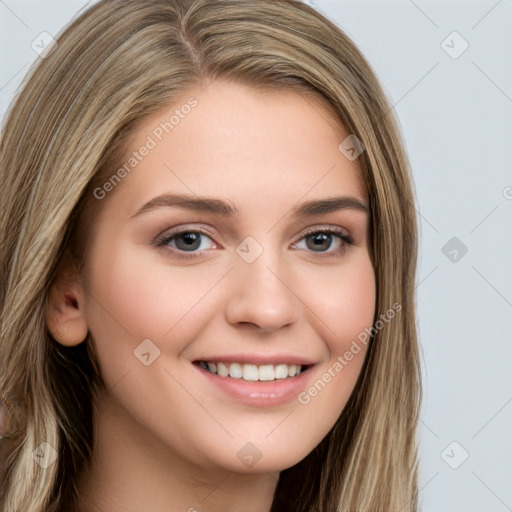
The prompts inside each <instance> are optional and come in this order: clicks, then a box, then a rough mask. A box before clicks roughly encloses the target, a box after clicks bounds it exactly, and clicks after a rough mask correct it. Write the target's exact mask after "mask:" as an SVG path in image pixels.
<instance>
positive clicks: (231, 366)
mask: <svg viewBox="0 0 512 512" xmlns="http://www.w3.org/2000/svg"><path fill="white" fill-rule="evenodd" d="M199 365H200V366H201V367H203V368H204V369H205V370H208V371H210V372H211V373H216V374H217V375H219V376H220V377H228V376H229V377H231V378H233V379H242V380H247V381H252V382H255V381H258V380H259V381H271V380H277V379H287V378H290V377H295V376H296V375H299V373H301V370H302V366H301V365H296V364H276V365H272V364H263V365H261V366H258V365H256V364H240V363H209V362H206V361H201V362H200V363H199Z"/></svg>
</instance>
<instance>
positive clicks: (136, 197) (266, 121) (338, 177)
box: [112, 80, 365, 213]
mask: <svg viewBox="0 0 512 512" xmlns="http://www.w3.org/2000/svg"><path fill="white" fill-rule="evenodd" d="M348 135H349V134H348V133H347V132H346V130H345V129H344V127H343V126H342V125H341V123H340V122H339V120H338V119H337V117H336V116H335V115H334V113H333V111H332V109H331V108H329V107H328V106H327V105H326V103H325V102H322V101H320V100H319V99H317V98H314V97H313V96H311V95H309V94H307V95H306V94H303V93H299V92H297V91H295V90H291V89H273V90H271V89H268V88H264V89H262V88H254V87H250V86H247V85H241V84H237V83H234V82H228V81H222V80H215V81H213V82H211V83H210V84H209V85H208V86H207V87H206V89H203V90H202V89H201V88H199V87H197V88H191V89H189V90H188V91H186V92H185V93H183V94H182V95H181V96H180V98H178V99H177V100H176V101H175V102H173V104H171V105H167V106H165V107H163V108H161V109H160V110H159V111H158V112H156V113H154V114H152V115H151V116H149V117H148V118H146V119H144V120H143V121H142V122H140V123H139V124H138V126H137V127H136V128H135V129H134V131H133V132H132V133H131V135H130V137H129V139H128V140H127V141H126V144H125V151H124V154H123V156H122V159H121V161H120V162H118V167H119V168H121V166H124V168H125V169H126V170H128V172H124V173H123V175H124V177H123V180H122V183H120V184H119V186H117V187H116V190H115V191H114V192H113V193H112V196H121V195H122V198H119V197H118V198H117V199H115V197H112V199H113V200H119V201H120V200H122V201H123V202H124V203H125V205H126V207H127V208H128V209H134V208H136V207H137V206H138V207H140V206H141V203H143V202H145V201H148V200H150V199H151V198H152V197H154V196H157V195H160V194H162V193H165V192H181V193H188V194H196V195H208V196H219V197H223V198H227V199H231V200H233V201H235V203H237V205H238V203H241V204H244V205H246V206H247V208H248V209H249V210H251V211H252V212H253V213H254V212H255V211H258V209H259V210H260V211H261V208H262V206H265V205H267V206H268V205H270V204H273V205H276V204H279V203H283V205H286V206H289V205H290V204H289V203H290V202H292V203H293V202H296V201H298V200H300V199H301V197H304V198H305V199H308V198H309V199H312V198H314V197H316V196H319V195H321V196H325V195H335V194H336V193H343V194H347V195H352V196H357V197H360V198H364V197H365V190H364V186H363V183H362V180H361V176H360V169H359V166H358V163H357V160H354V161H350V160H349V159H347V158H346V157H345V156H344V154H343V153H342V152H341V151H340V149H339V145H340V143H341V142H342V141H343V140H344V139H345V138H346V137H347V136H348ZM118 167H116V169H117V168H118ZM116 169H113V171H114V172H115V170H116ZM121 191H123V193H122V194H120V192H121ZM306 196H307V197H306Z"/></svg>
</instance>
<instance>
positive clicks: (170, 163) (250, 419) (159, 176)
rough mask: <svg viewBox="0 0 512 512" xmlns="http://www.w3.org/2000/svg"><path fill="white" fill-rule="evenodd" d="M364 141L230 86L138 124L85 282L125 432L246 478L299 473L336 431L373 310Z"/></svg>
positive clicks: (98, 226) (317, 108) (318, 109)
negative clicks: (357, 151) (132, 430)
mask: <svg viewBox="0 0 512 512" xmlns="http://www.w3.org/2000/svg"><path fill="white" fill-rule="evenodd" d="M187 105H188V106H187ZM348 135H349V134H348V133H346V132H345V131H344V130H343V129H342V128H341V127H340V126H339V124H337V123H336V122H335V119H334V118H333V117H332V116H331V114H329V112H328V110H327V109H326V108H325V106H323V105H322V104H321V103H319V102H317V101H314V100H312V99H311V98H307V97H306V96H303V95H301V94H299V93H297V92H293V91H290V90H287V91H271V92H269V91H265V92H262V91H257V90H255V89H253V88H249V87H246V86H242V85H235V84H233V83H230V82H224V81H219V80H217V81H214V82H212V83H211V84H210V85H209V86H208V87H207V88H206V89H205V90H204V91H201V89H199V88H198V89H191V90H190V91H188V92H187V93H186V94H185V95H183V97H182V98H181V99H180V100H179V101H177V102H176V103H175V104H173V105H172V106H169V107H168V108H165V109H162V110H161V111H159V112H158V113H157V114H154V115H152V116H151V117H149V118H146V119H145V120H144V121H143V122H142V123H141V124H139V126H138V127H137V129H136V130H135V131H134V133H133V135H132V136H131V138H130V139H129V141H128V144H127V151H126V155H125V159H124V160H123V162H121V163H120V165H119V167H118V168H116V169H113V170H112V174H113V175H114V174H115V175H116V177H115V178H111V180H110V181H109V183H106V184H105V185H104V186H103V187H101V188H100V189H96V191H95V195H96V197H97V201H98V203H97V207H98V208H99V214H98V216H97V220H96V223H95V226H94V233H93V236H92V241H91V246H90V247H89V249H88V253H87V255H86V273H85V276H86V280H85V281H84V288H85V289H86V290H87V293H86V294H85V297H86V299H85V309H84V311H85V318H86V321H87V326H88V329H89V331H90V334H91V336H92V339H93V343H94V346H95V350H96V353H97V356H98V360H99V364H100V368H101V372H102V375H103V378H104V381H105V383H106V385H107V387H108V388H109V394H110V398H109V400H110V403H111V404H115V407H116V408H117V410H119V411H121V412H120V414H119V421H120V422H123V423H124V424H130V423H137V424H138V426H140V427H142V428H143V429H144V432H145V433H146V434H147V435H148V436H151V437H152V438H154V439H155V440H157V441H158V442H159V443H160V445H161V446H162V447H164V448H165V449H166V450H169V452H170V453H173V454H174V455H175V456H177V457H180V458H181V459H183V460H186V461H189V462H190V463H193V464H196V465H200V466H202V467H205V468H213V467H222V468H224V469H227V470H229V471H237V472H271V471H272V472H273V471H279V470H282V469H285V468H287V467H290V466H292V465H294V464H296V463H297V462H299V461H300V460H301V459H303V458H304V457H305V456H306V455H307V454H308V453H309V452H311V451H312V450H313V448H314V447H315V446H316V445H317V444H318V443H319V442H320V441H321V440H322V438H323V437H324V436H325V435H326V434H327V432H328V431H329V430H330V429H331V427H332V426H333V425H334V423H335V422H336V420H337V418H338V417H339V415H340V413H341V412H342V410H343V408H344V406H345V404H346V402H347V400H348V398H349V396H350V393H351V392H352V390H353V388H354V385H355V382H356V379H357V377H358V374H359V373H360V370H361V367H362V364H363V360H364V356H365V347H364V346H361V347H360V348H359V351H358V352H357V353H356V351H355V350H351V347H353V341H354V340H356V339H357V336H358V334H360V333H361V332H363V331H364V329H365V328H367V327H370V326H371V324H372V321H373V315H374V306H375V275H374V271H373V267H372V264H371V260H370V254H369V247H368V228H369V225H368V222H369V219H368V215H367V212H366V211H365V204H366V201H367V197H366V192H365V189H364V186H363V185H362V181H361V177H360V172H359V170H358V165H357V160H354V161H351V160H349V159H347V158H346V157H345V156H344V155H343V154H342V153H341V152H340V150H339V149H338V146H339V145H340V143H341V142H342V141H343V140H344V139H345V138H346V137H347V136H348ZM144 148H146V149H144ZM130 159H131V160H130ZM125 163H126V164H127V165H126V167H124V169H125V172H123V171H119V169H122V166H123V165H124V164H125ZM127 169H128V170H129V171H127ZM118 178H120V179H118ZM359 345H361V344H359ZM348 352H350V353H351V354H352V357H350V356H349V355H348ZM215 372H216V373H215ZM298 372H300V373H298Z"/></svg>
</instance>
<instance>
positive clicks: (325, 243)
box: [295, 228, 354, 256]
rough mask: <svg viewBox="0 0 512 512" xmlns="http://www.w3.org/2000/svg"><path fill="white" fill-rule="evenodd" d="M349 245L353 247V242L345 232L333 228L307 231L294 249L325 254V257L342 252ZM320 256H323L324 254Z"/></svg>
mask: <svg viewBox="0 0 512 512" xmlns="http://www.w3.org/2000/svg"><path fill="white" fill-rule="evenodd" d="M350 245H354V241H353V240H352V238H351V237H350V236H349V235H348V234H347V233H346V231H344V230H342V229H334V228H316V229H313V230H310V231H308V232H307V233H306V234H305V236H303V237H302V238H301V239H300V240H299V243H298V244H296V245H295V247H297V248H298V249H305V250H310V251H313V252H318V253H327V254H325V255H326V256H331V255H334V254H339V253H341V252H344V251H345V250H346V249H347V246H350ZM321 255H322V256H324V254H321Z"/></svg>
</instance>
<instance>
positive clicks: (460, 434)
mask: <svg viewBox="0 0 512 512" xmlns="http://www.w3.org/2000/svg"><path fill="white" fill-rule="evenodd" d="M91 3H92V2H91ZM309 3H310V4H311V5H313V6H315V7H316V8H317V9H319V10H320V11H321V12H323V13H324V14H326V15H327V16H328V17H329V18H331V19H332V20H333V21H334V22H335V23H336V24H338V25H339V26H340V27H341V28H342V29H343V30H344V31H345V32H346V33H347V34H348V35H349V36H350V37H351V38H352V39H353V40H354V41H355V43H356V44H357V45H358V46H359V48H360V49H361V50H362V51H363V53H364V54H365V55H366V57H367V58H368V60H369V61H370V63H371V65H372V66H373V68H374V69H375V71H376V73H377V75H378V76H379V78H380V80H381V82H382V84H383V86H384V89H385V90H386V93H387V94H388V97H389V99H390V101H391V103H392V104H393V105H394V107H395V111H396V113H397V116H398V118H399V121H400V124H401V129H402V132H403V135H404V138H405V142H406V146H407V150H408V153H409V157H410V160H411V164H412V168H413V173H414V179H415V186H416V196H417V202H418V215H419V217H420V219H421V250H420V253H421V255H420V261H419V271H418V277H417V282H418V285H417V297H418V317H419V320H418V321H419V331H420V340H421V345H422V350H423V360H424V374H425V376H424V386H425V390H424V393H425V397H424V405H423V412H422V415H421V424H420V434H421V438H420V442H421V468H420V478H421V479H420V487H421V493H420V499H421V503H422V510H423V511H424V512H459V511H460V512H477V511H478V512H491V511H496V512H502V511H506V510H510V511H512V485H510V484H511V483H512V439H511V435H510V432H511V431H512V429H511V427H512V376H511V372H510V365H511V363H512V339H511V335H510V333H511V331H512V272H511V265H510V263H511V262H512V244H511V243H510V237H511V234H512V172H511V166H510V156H509V151H510V148H511V146H512V35H510V32H511V28H512V23H511V22H512V1H511V0H500V1H496V0H481V1H476V0H472V1H462V0H460V1H450V2H447V1H444V2H443V1H441V0H439V1H433V0H428V1H427V0H417V1H412V0H394V1H388V2H382V3H380V4H377V3H376V2H371V1H370V0H364V1H361V0H357V1H356V0H350V1H348V0H347V1H339V0H338V1H335V0H313V1H311V2H309ZM86 4H87V3H86V2H83V1H79V0H73V1H69V0H68V1H64V0H61V1H56V0H47V1H44V2H43V1H27V0H0V20H1V21H0V28H1V30H0V43H1V47H0V52H1V53H0V57H1V75H0V109H1V115H2V116H3V115H4V112H5V111H6V109H7V107H8V105H9V103H10V101H11V100H12V98H13V96H14V94H15V93H16V90H17V88H18V86H19V85H20V83H21V80H22V78H23V76H24V74H25V73H26V71H27V70H28V68H29V66H30V65H31V64H32V63H33V62H34V61H35V60H36V59H37V58H38V56H37V54H36V53H35V51H34V50H33V49H32V47H31V43H32V42H33V41H34V40H36V42H37V41H38V40H40V39H37V37H38V36H39V34H41V32H48V33H50V34H52V35H57V34H58V33H59V32H60V31H61V29H62V27H63V26H64V25H65V24H66V23H67V22H69V21H70V20H71V18H73V17H74V16H75V15H76V14H77V12H78V11H80V10H81V9H82V8H83V7H84V6H85V5H86ZM507 29H508V33H507ZM454 31H456V32H457V33H458V34H460V36H458V35H453V34H452V33H453V32H454ZM450 34H452V35H450ZM443 41H445V42H444V43H443ZM464 41H466V42H467V44H468V45H469V46H468V48H467V49H466V50H465V51H464V52H463V53H461V51H462V50H463V49H464V46H465V44H466V43H464ZM450 54H451V55H450ZM453 237H455V239H454V240H452V239H453ZM450 240H451V242H450ZM446 244H448V245H446ZM466 250H467V252H466V253H464V252H465V251H466ZM466 456H467V458H465V457H466ZM404 512H405V511H404Z"/></svg>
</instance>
